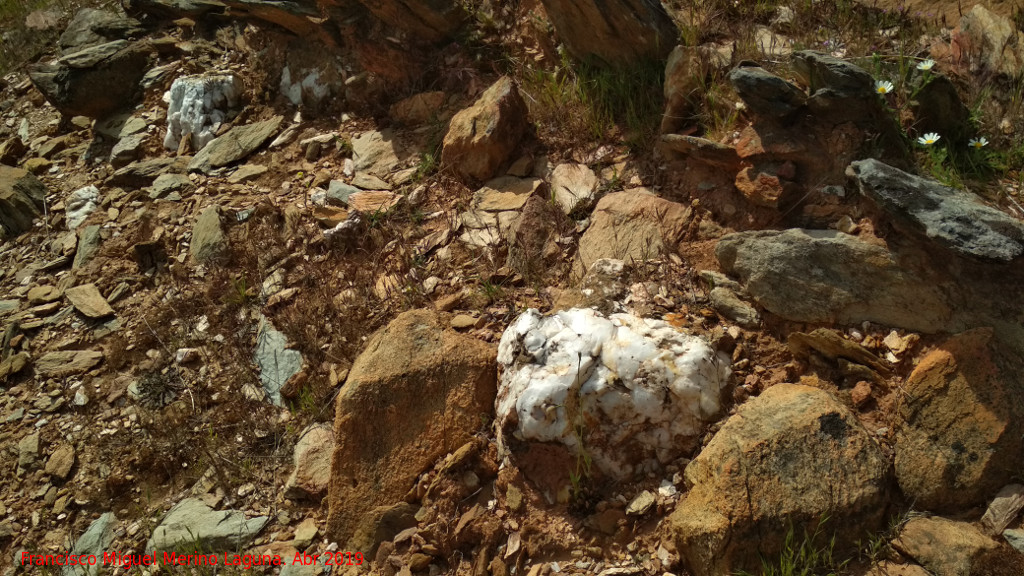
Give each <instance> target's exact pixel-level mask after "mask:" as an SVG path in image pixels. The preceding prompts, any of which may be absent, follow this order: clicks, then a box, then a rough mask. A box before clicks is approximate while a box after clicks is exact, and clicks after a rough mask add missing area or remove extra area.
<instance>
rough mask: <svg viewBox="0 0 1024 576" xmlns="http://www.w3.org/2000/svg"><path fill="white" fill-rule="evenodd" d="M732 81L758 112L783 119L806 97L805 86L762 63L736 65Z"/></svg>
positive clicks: (791, 113)
mask: <svg viewBox="0 0 1024 576" xmlns="http://www.w3.org/2000/svg"><path fill="white" fill-rule="evenodd" d="M729 82H730V83H731V84H732V87H733V89H734V90H736V94H737V95H738V96H739V97H740V98H741V99H742V100H743V103H744V104H746V105H747V108H749V109H750V111H751V112H752V113H753V114H754V115H755V116H767V117H771V118H775V119H778V120H784V119H787V118H789V117H791V116H792V115H793V114H794V113H795V112H796V111H797V110H799V109H800V108H801V107H803V105H804V104H805V103H806V101H807V97H806V96H805V95H804V92H803V90H801V89H799V88H797V87H796V86H794V85H792V84H790V83H789V82H786V81H785V80H783V79H782V78H779V77H778V76H776V75H774V74H771V73H769V72H767V71H766V70H764V69H763V68H760V67H740V68H736V69H734V70H733V71H732V72H730V73H729Z"/></svg>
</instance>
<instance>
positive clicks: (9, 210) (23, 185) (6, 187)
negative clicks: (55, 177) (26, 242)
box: [0, 166, 46, 236]
mask: <svg viewBox="0 0 1024 576" xmlns="http://www.w3.org/2000/svg"><path fill="white" fill-rule="evenodd" d="M45 201H46V186H45V185H44V184H43V183H42V182H40V181H39V179H37V178H36V177H35V176H33V175H31V174H29V173H28V171H26V170H22V169H20V168H10V167H7V166H0V232H2V233H3V234H5V235H10V236H14V235H17V234H21V233H22V232H25V231H26V230H28V229H30V228H31V227H32V219H33V218H35V217H36V216H41V215H42V213H43V203H44V202H45Z"/></svg>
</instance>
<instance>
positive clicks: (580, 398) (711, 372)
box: [495, 308, 730, 479]
mask: <svg viewBox="0 0 1024 576" xmlns="http://www.w3.org/2000/svg"><path fill="white" fill-rule="evenodd" d="M498 366H499V372H500V375H501V380H500V383H499V388H498V397H497V401H496V405H495V408H496V413H497V419H498V425H499V431H500V437H501V439H502V443H503V444H504V445H506V446H508V445H509V444H510V439H509V438H508V436H509V435H510V434H511V435H512V437H513V438H515V439H516V440H520V441H528V442H529V441H532V442H558V443H561V444H563V445H565V446H566V447H567V448H568V449H569V451H570V452H572V453H573V454H576V455H580V454H586V455H587V456H588V457H589V458H591V460H592V462H593V464H594V465H595V466H596V467H597V468H598V469H599V470H600V471H601V472H603V473H605V474H607V475H609V476H611V477H613V478H617V479H625V478H628V477H630V476H632V475H634V474H637V473H642V472H647V471H654V470H657V469H659V468H660V466H661V465H664V464H666V463H668V462H670V461H672V460H673V459H675V458H678V457H680V456H683V455H685V454H687V453H690V452H692V450H693V449H694V448H696V444H697V440H698V437H699V435H700V434H701V432H702V431H703V429H704V426H705V425H706V424H708V423H709V422H712V421H713V420H715V419H716V417H717V416H718V415H719V412H720V411H721V400H722V391H723V390H724V388H725V387H726V384H727V382H728V379H729V374H730V368H729V358H728V357H727V356H726V355H725V354H722V353H716V352H715V350H714V349H712V348H711V346H710V345H709V344H708V343H707V342H706V341H705V340H703V339H702V338H700V337H697V336H692V335H689V334H685V333H683V332H681V331H679V330H677V329H676V328H674V327H672V326H671V325H669V324H668V323H666V322H663V321H661V320H652V319H645V318H640V317H637V316H633V315H631V314H612V315H611V316H607V317H605V316H603V315H602V314H601V313H600V312H597V311H595V310H593V309H589V308H586V309H580V308H574V309H572V310H567V311H561V312H557V313H555V314H554V315H552V316H547V317H545V316H543V315H541V314H540V313H539V312H538V311H536V310H533V309H531V310H528V311H527V312H525V313H524V314H522V315H521V316H519V318H518V319H517V320H516V321H515V322H514V323H513V324H512V325H511V326H510V327H509V328H508V329H507V330H506V331H505V333H504V335H503V336H502V338H501V343H500V345H499V347H498Z"/></svg>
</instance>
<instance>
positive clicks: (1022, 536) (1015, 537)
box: [1003, 529, 1024, 554]
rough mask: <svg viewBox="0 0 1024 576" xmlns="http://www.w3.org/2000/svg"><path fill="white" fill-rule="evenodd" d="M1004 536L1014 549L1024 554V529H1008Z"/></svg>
mask: <svg viewBox="0 0 1024 576" xmlns="http://www.w3.org/2000/svg"><path fill="white" fill-rule="evenodd" d="M1003 538H1005V539H1006V541H1007V542H1009V544H1010V546H1013V549H1014V550H1016V551H1017V552H1020V553H1021V554H1024V530H1013V529H1011V530H1006V531H1004V532H1003Z"/></svg>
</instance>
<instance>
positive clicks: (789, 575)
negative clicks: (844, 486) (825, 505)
mask: <svg viewBox="0 0 1024 576" xmlns="http://www.w3.org/2000/svg"><path fill="white" fill-rule="evenodd" d="M827 521H828V520H827V518H826V519H822V520H821V521H819V522H818V524H817V526H816V527H815V529H814V531H813V532H807V530H806V529H805V530H804V535H803V538H802V539H800V540H799V541H798V539H797V535H796V530H795V528H794V527H793V526H792V525H790V527H789V530H788V531H787V532H786V539H785V541H784V543H783V546H782V553H781V554H780V555H779V558H778V559H777V560H774V561H773V560H768V559H762V560H761V572H760V574H758V575H757V576H838V574H840V573H841V572H842V570H843V569H844V568H845V567H846V565H847V564H848V563H849V560H842V561H840V560H837V559H836V558H835V557H834V555H833V550H834V548H835V543H836V540H835V536H833V537H832V538H831V539H829V541H828V543H827V544H823V545H820V544H818V543H819V542H821V540H822V539H823V536H824V535H823V533H822V528H823V526H824V525H825V523H826V522H827ZM737 576H754V575H753V574H751V573H750V572H746V571H740V572H738V573H737Z"/></svg>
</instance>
